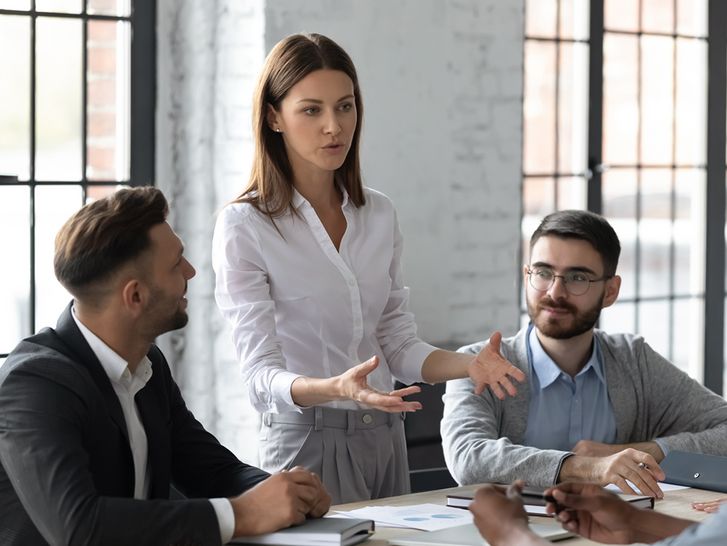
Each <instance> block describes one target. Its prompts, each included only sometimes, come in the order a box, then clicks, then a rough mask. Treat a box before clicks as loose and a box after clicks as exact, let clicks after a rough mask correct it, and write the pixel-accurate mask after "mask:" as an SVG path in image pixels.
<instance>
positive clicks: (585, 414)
mask: <svg viewBox="0 0 727 546" xmlns="http://www.w3.org/2000/svg"><path fill="white" fill-rule="evenodd" d="M527 340H528V343H527V349H528V363H529V365H530V376H531V381H530V410H529V411H528V426H527V429H526V430H525V442H524V443H525V445H528V446H533V447H537V448H539V449H557V450H560V451H571V450H572V449H573V446H575V445H576V443H578V441H580V440H592V441H594V442H601V443H605V444H613V443H615V441H616V418H615V417H614V414H613V407H612V406H611V401H610V399H609V398H608V388H607V386H606V377H605V375H604V371H603V358H602V356H601V349H600V348H599V346H598V340H597V338H596V337H594V338H593V350H592V352H591V356H590V358H589V359H588V362H586V365H585V366H584V367H583V369H582V370H581V371H580V372H579V373H578V375H576V376H575V378H573V377H571V376H570V375H568V374H567V373H565V372H563V371H562V370H561V369H560V368H559V367H558V365H557V364H556V363H555V362H553V359H551V358H550V357H549V356H548V354H547V353H546V352H545V350H543V347H542V346H541V345H540V341H539V340H538V336H537V334H536V332H535V328H534V327H533V325H532V324H531V325H530V327H529V330H528V334H527Z"/></svg>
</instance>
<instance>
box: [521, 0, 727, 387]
mask: <svg viewBox="0 0 727 546" xmlns="http://www.w3.org/2000/svg"><path fill="white" fill-rule="evenodd" d="M638 4H639V6H638V17H639V20H638V28H639V29H643V21H642V16H643V10H642V0H639V1H638ZM560 9H561V1H560V0H558V1H557V3H556V10H557V13H556V18H555V21H556V32H555V37H543V36H530V35H526V37H525V39H526V40H530V41H545V42H551V43H555V44H556V66H557V67H560V62H559V60H560V44H561V43H568V42H570V43H584V44H587V45H588V46H589V66H588V84H589V91H588V95H589V96H588V101H589V111H588V169H587V171H586V172H585V173H575V172H561V171H560V170H559V140H560V139H559V133H558V123H559V119H560V116H559V108H560V104H559V93H558V85H559V80H560V77H559V74H558V73H557V71H556V74H555V75H554V77H555V78H556V82H555V83H556V86H555V104H554V111H555V148H554V153H555V161H554V165H555V167H556V169H555V170H554V172H526V171H525V170H523V173H522V175H523V180H527V179H537V178H547V179H553V180H554V181H555V185H554V191H555V192H557V191H558V188H559V184H558V183H557V182H558V180H559V179H560V178H564V177H567V178H580V177H584V178H585V179H586V180H587V181H588V184H587V207H586V208H587V209H588V210H591V211H594V212H598V213H602V212H603V194H602V192H603V187H602V175H603V173H604V171H606V170H619V169H629V170H634V171H635V172H636V176H637V180H636V183H637V191H636V194H635V196H634V197H635V200H636V206H635V211H636V216H635V218H634V219H635V221H636V223H637V225H639V224H640V222H641V220H642V210H643V209H642V205H643V203H642V191H641V189H642V187H641V174H642V172H643V171H645V170H649V169H664V170H669V171H670V173H671V177H670V178H671V179H670V196H669V199H670V207H669V208H670V222H671V225H674V223H675V220H676V209H677V207H676V199H677V194H676V183H675V181H676V173H677V170H678V169H700V170H704V171H705V172H706V219H705V222H706V241H705V254H706V256H705V257H706V266H705V285H704V292H696V293H692V292H682V293H677V292H676V285H675V260H676V252H675V241H674V237H671V239H670V243H669V271H668V275H669V279H668V286H669V288H668V294H666V295H659V296H647V295H642V294H640V280H641V279H640V278H641V263H640V262H641V248H640V245H641V242H640V237H639V232H638V230H637V232H636V238H635V245H636V247H635V257H636V261H635V264H634V265H635V275H636V282H635V295H634V296H633V297H627V298H619V303H622V304H629V303H630V304H633V305H634V312H635V317H634V324H635V326H636V328H637V329H638V328H639V326H640V325H639V320H640V317H639V304H641V303H648V302H667V303H668V309H669V317H668V321H667V323H668V325H669V333H668V339H669V344H670V346H669V354H668V355H667V356H668V357H669V358H672V356H673V354H674V348H675V343H677V342H678V338H677V336H676V332H675V331H674V304H675V302H677V301H683V300H690V299H695V298H699V299H703V300H704V326H705V329H704V362H703V372H704V375H703V377H704V384H705V385H706V386H707V387H709V388H710V389H712V390H713V391H714V392H716V393H718V394H722V392H723V374H724V336H725V333H724V306H725V303H726V301H725V296H726V295H727V294H725V237H724V229H725V141H726V140H727V135H726V134H725V130H726V123H725V117H726V113H727V104H726V93H725V87H726V82H725V80H726V79H727V78H726V74H727V66H726V62H727V55H726V49H727V39H726V38H725V33H724V28H727V4H725V3H724V2H723V1H721V0H709V7H708V13H709V19H708V32H707V37H702V36H695V35H690V34H685V33H680V32H676V24H677V1H676V0H672V10H673V21H674V32H652V31H643V30H639V31H627V30H618V29H609V28H606V27H605V25H604V0H591V1H590V15H589V35H588V39H584V40H581V39H571V38H563V37H561V36H560V34H561V32H560V20H561V17H560ZM606 34H614V35H631V36H635V37H637V38H639V40H638V48H639V50H638V51H639V58H638V59H637V67H638V74H637V102H638V104H639V119H638V131H639V134H638V135H637V146H638V150H637V161H636V162H635V163H634V164H610V165H604V163H603V153H602V152H603V150H602V146H603V134H602V131H603V69H602V68H603V41H604V35H606ZM643 36H661V37H669V38H672V39H673V40H674V47H673V48H672V55H673V59H672V70H673V73H672V90H671V93H672V101H671V104H672V128H671V129H672V149H671V157H672V162H671V163H669V164H648V163H644V162H642V150H641V143H642V140H641V131H642V111H641V104H642V101H641V98H642V97H641V95H642V89H641V81H642V78H641V69H642V66H641V65H642V55H641V48H642V45H643V42H642V40H641V39H640V38H641V37H643ZM677 39H688V40H700V41H704V42H706V43H707V56H708V59H707V64H708V84H707V95H708V96H707V112H709V115H707V116H706V124H707V159H706V164H677V163H676V162H675V158H676V142H677V139H676V119H677V118H676V115H675V114H676V100H675V96H676V84H677V76H676V70H677V58H676V56H677V47H676V40H677ZM558 202H559V200H558V195H557V193H556V195H554V203H555V204H556V206H557V203H558ZM520 255H521V256H522V255H523V253H522V252H521V253H520ZM520 283H521V285H520V288H521V290H520V294H521V297H522V294H524V290H523V286H522V278H520ZM521 312H522V313H526V312H527V310H526V309H525V306H524V301H522V300H521Z"/></svg>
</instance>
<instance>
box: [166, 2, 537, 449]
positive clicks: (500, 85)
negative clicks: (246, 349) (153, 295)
mask: <svg viewBox="0 0 727 546" xmlns="http://www.w3.org/2000/svg"><path fill="white" fill-rule="evenodd" d="M158 10H159V18H158V25H159V26H158V63H159V64H158V66H159V81H158V113H157V177H158V184H159V186H160V187H161V188H162V189H163V190H164V191H165V192H166V193H167V195H168V196H169V197H170V199H171V201H172V206H173V210H174V217H173V220H172V221H173V223H174V226H175V229H177V231H178V232H179V233H180V234H181V235H182V236H183V237H184V239H185V242H186V244H187V248H188V252H187V253H188V256H189V257H190V259H191V260H192V262H193V264H194V265H195V266H196V267H197V270H198V275H197V278H195V279H194V280H192V281H191V283H190V285H189V287H190V288H189V291H190V310H191V315H192V316H191V319H190V324H189V325H188V326H187V328H186V329H185V330H183V331H182V332H179V333H177V334H174V335H173V336H169V337H168V339H167V340H165V345H166V347H165V352H166V354H167V355H168V356H169V360H170V362H172V364H173V366H174V369H175V374H176V376H177V378H178V380H179V382H180V385H181V387H182V390H183V393H184V395H185V397H186V399H187V401H188V403H189V405H190V406H191V408H192V410H193V411H194V412H195V414H196V415H197V416H198V417H199V418H200V420H201V421H202V422H203V423H204V424H205V425H207V426H208V427H209V428H210V429H211V430H213V431H214V432H216V433H217V434H218V436H219V437H220V439H221V441H222V442H223V443H224V444H226V445H229V446H230V447H231V448H232V449H233V450H234V451H235V452H236V453H237V454H238V455H240V456H242V457H243V458H244V459H245V460H247V461H254V460H255V458H256V457H255V449H256V445H255V442H254V441H253V438H254V433H253V430H254V428H255V423H256V416H255V413H254V412H253V411H252V410H251V409H250V408H249V405H248V404H247V401H246V397H245V394H244V387H243V386H242V380H241V378H240V373H239V369H238V366H237V364H236V363H235V362H234V360H235V358H234V353H233V348H232V343H231V341H230V337H229V332H228V330H227V328H226V326H225V325H223V323H222V320H221V319H220V316H219V313H218V312H217V311H216V309H215V305H214V299H213V294H212V290H213V283H214V281H213V278H212V272H211V268H210V263H209V241H210V239H211V233H212V225H213V221H214V218H213V215H214V211H215V210H217V209H218V208H219V207H220V206H221V205H222V204H224V203H225V202H226V201H228V200H230V199H231V198H233V197H234V196H235V195H236V194H237V193H238V192H239V191H240V190H241V188H242V187H243V185H244V184H245V182H246V180H247V177H248V173H249V165H250V160H251V153H252V141H251V137H250V104H251V98H252V90H253V87H254V84H255V79H256V77H257V74H258V72H259V70H260V67H261V65H262V61H263V58H264V56H265V53H266V52H267V51H268V50H269V49H270V48H271V47H272V45H273V44H274V43H275V42H277V41H278V40H279V39H280V38H282V37H283V36H285V35H287V34H290V33H293V32H300V31H305V32H320V33H323V34H327V35H328V36H330V37H331V38H333V39H334V40H336V41H337V42H339V43H340V44H341V45H342V46H343V47H344V48H345V49H346V50H347V51H348V52H349V54H350V55H351V56H352V58H353V60H354V62H355V63H356V66H357V69H358V71H359V78H360V80H361V86H362V91H363V99H364V105H365V119H364V133H363V147H362V154H363V169H364V177H365V181H366V183H367V184H368V185H370V186H372V187H374V188H376V189H379V190H381V191H383V192H385V193H387V194H388V195H389V196H390V197H391V198H392V199H393V200H394V202H395V204H396V206H397V209H398V212H399V219H400V223H401V227H402V231H403V233H404V241H405V249H404V252H405V255H404V266H405V277H406V281H407V284H409V285H410V286H411V288H412V295H411V298H412V299H411V307H412V309H413V310H414V312H415V313H416V316H417V322H418V324H419V331H420V334H421V335H422V337H423V338H425V339H427V340H429V341H434V342H449V343H465V342H470V341H474V340H476V339H480V338H482V337H484V336H486V335H487V334H488V333H489V332H490V331H491V330H493V329H494V328H501V329H503V330H504V331H505V332H514V331H515V330H516V329H517V327H518V309H517V304H518V294H517V275H519V266H518V263H519V260H518V252H519V217H520V164H521V159H520V158H521V140H522V129H521V112H520V110H521V100H522V97H521V93H522V42H523V0H517V1H512V2H502V1H501V0H396V1H394V0H366V1H363V0H305V1H304V2H302V1H300V0H268V1H267V2H265V1H264V0H209V1H205V2H195V1H194V0H160V1H159V3H158Z"/></svg>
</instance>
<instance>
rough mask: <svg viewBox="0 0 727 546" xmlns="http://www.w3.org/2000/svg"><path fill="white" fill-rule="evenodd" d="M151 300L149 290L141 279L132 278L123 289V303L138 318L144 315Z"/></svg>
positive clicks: (125, 282)
mask: <svg viewBox="0 0 727 546" xmlns="http://www.w3.org/2000/svg"><path fill="white" fill-rule="evenodd" d="M148 299H149V290H148V289H147V287H146V285H145V284H144V283H142V282H141V281H140V280H139V279H136V278H133V277H132V278H130V279H128V280H126V281H124V284H123V285H122V287H121V303H122V305H123V306H124V309H126V310H127V311H128V312H129V314H130V315H131V316H132V317H134V318H136V317H139V316H141V315H142V314H143V312H144V309H145V308H146V305H147V300H148Z"/></svg>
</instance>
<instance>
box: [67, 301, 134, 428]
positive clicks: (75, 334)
mask: <svg viewBox="0 0 727 546" xmlns="http://www.w3.org/2000/svg"><path fill="white" fill-rule="evenodd" d="M72 305H73V302H71V303H70V304H69V305H68V307H66V309H65V311H63V313H61V316H60V318H59V319H58V324H57V325H56V333H57V334H58V337H59V338H60V339H61V340H62V341H63V342H64V343H65V344H66V346H67V347H68V348H69V349H70V350H71V351H72V352H73V353H74V356H75V358H74V359H75V360H77V361H78V362H79V363H81V364H83V365H84V366H85V367H86V368H87V369H88V372H89V374H90V375H91V378H92V379H93V381H94V382H95V383H96V386H97V387H98V389H99V391H101V394H102V396H103V397H104V400H105V401H106V407H107V408H108V411H109V415H110V416H111V419H112V420H113V421H114V423H116V425H117V426H118V427H119V429H121V432H122V434H123V435H124V437H125V438H126V441H127V442H128V441H129V430H128V429H127V427H126V420H125V419H124V413H123V412H122V411H121V404H120V403H119V398H118V396H117V395H116V392H115V391H114V388H113V387H112V386H111V381H110V380H109V378H108V376H107V375H106V372H105V371H104V369H103V366H101V363H100V362H99V361H98V358H96V355H95V354H94V352H93V351H92V350H91V347H89V345H88V343H87V342H86V339H85V338H84V337H83V334H82V333H81V331H80V330H79V329H78V326H76V322H75V321H74V320H73V316H72V315H71V313H72V310H71V307H72ZM63 352H67V351H63Z"/></svg>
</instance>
